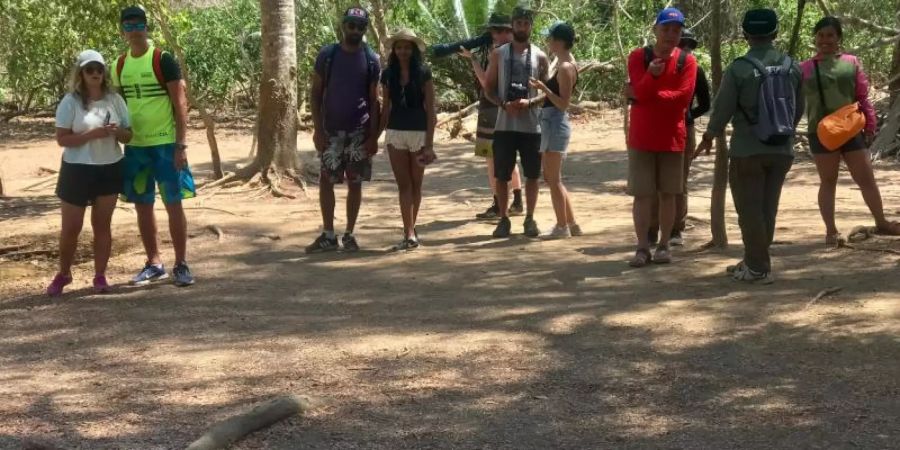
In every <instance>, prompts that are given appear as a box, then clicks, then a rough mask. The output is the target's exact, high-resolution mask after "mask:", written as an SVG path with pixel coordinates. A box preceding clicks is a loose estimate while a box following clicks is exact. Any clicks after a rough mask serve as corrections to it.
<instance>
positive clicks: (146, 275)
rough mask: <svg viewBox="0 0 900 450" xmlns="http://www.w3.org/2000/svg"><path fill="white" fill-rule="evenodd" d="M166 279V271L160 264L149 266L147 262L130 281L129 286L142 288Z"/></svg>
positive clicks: (167, 276) (167, 275)
mask: <svg viewBox="0 0 900 450" xmlns="http://www.w3.org/2000/svg"><path fill="white" fill-rule="evenodd" d="M166 278H169V274H167V273H166V269H165V267H163V265H162V264H150V263H149V262H148V263H147V264H145V265H144V268H143V269H141V271H140V272H139V273H138V274H137V275H135V277H134V278H132V279H131V284H133V285H135V286H143V285H145V284H147V283H150V282H152V281H159V280H165V279H166Z"/></svg>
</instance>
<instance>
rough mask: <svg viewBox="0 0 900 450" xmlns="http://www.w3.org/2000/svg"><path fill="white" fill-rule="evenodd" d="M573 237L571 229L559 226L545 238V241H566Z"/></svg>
mask: <svg viewBox="0 0 900 450" xmlns="http://www.w3.org/2000/svg"><path fill="white" fill-rule="evenodd" d="M570 237H572V232H571V231H569V227H561V226H559V225H555V226H554V227H553V229H552V230H550V232H549V233H547V234H545V235H544V236H543V238H544V239H566V238H570Z"/></svg>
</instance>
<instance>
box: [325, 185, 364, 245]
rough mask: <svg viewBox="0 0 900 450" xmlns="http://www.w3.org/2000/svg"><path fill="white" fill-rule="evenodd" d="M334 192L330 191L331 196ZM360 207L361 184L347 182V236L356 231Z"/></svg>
mask: <svg viewBox="0 0 900 450" xmlns="http://www.w3.org/2000/svg"><path fill="white" fill-rule="evenodd" d="M333 194H334V192H333V191H332V195H333ZM361 205H362V182H361V181H360V182H357V183H354V182H347V231H346V233H347V234H353V230H354V229H356V219H357V218H358V217H359V207H360V206H361Z"/></svg>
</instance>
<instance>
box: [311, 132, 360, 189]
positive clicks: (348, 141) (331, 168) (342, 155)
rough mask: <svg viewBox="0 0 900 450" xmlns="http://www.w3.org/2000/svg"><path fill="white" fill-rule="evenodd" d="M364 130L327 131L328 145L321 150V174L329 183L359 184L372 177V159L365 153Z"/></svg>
mask: <svg viewBox="0 0 900 450" xmlns="http://www.w3.org/2000/svg"><path fill="white" fill-rule="evenodd" d="M365 142H366V132H365V130H363V129H357V130H354V131H351V132H346V131H337V132H329V133H328V147H327V148H326V149H325V151H323V152H322V155H321V158H322V176H323V177H327V178H328V179H329V180H330V181H331V184H342V183H343V182H344V180H345V179H346V180H347V182H348V183H353V184H359V183H362V182H363V181H369V180H371V179H372V159H371V158H369V154H368V153H366V148H365Z"/></svg>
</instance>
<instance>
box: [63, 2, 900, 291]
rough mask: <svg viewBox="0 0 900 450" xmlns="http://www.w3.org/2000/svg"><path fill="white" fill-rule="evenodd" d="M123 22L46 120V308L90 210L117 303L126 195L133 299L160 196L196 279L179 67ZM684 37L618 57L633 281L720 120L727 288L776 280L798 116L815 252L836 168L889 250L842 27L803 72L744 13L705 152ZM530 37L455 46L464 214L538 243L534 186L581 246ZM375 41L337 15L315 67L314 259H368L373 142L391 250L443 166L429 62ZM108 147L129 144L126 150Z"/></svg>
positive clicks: (158, 271)
mask: <svg viewBox="0 0 900 450" xmlns="http://www.w3.org/2000/svg"><path fill="white" fill-rule="evenodd" d="M120 22H121V23H120V25H121V30H122V35H123V37H124V38H125V40H126V41H127V42H128V44H129V50H128V51H127V52H126V54H124V55H121V56H120V57H119V58H118V60H117V62H116V66H115V68H114V69H110V67H109V66H108V65H107V64H106V62H105V60H104V59H103V56H102V55H100V54H99V53H97V52H95V51H93V50H86V51H84V52H82V53H81V54H80V55H79V56H78V59H77V62H76V68H75V70H74V74H73V83H72V91H71V92H70V93H69V94H68V95H66V96H65V98H63V100H62V101H61V102H60V104H59V107H58V110H57V115H56V126H57V141H58V143H59V145H60V146H61V147H63V148H64V152H63V158H62V167H61V170H60V174H59V181H58V185H57V190H56V192H57V195H58V196H59V198H60V199H61V200H62V224H63V226H62V233H61V237H60V269H59V273H58V274H57V275H56V277H55V278H54V280H53V282H52V283H51V284H50V286H49V287H48V288H47V293H48V294H50V295H59V294H61V293H62V291H63V288H64V287H65V286H66V285H67V284H69V283H71V282H72V275H71V266H72V262H73V259H74V254H75V249H76V244H77V239H78V234H79V232H80V231H81V228H82V224H83V220H84V213H85V208H86V207H87V206H88V205H91V206H92V211H91V224H92V227H93V229H94V257H95V277H94V288H95V290H97V291H98V292H105V291H107V290H108V289H109V285H108V283H107V280H106V278H105V272H106V265H107V261H108V259H109V255H110V248H111V233H110V222H111V217H112V213H113V210H114V209H115V206H116V201H117V197H118V196H119V195H121V196H122V198H124V199H125V200H126V201H128V202H131V203H134V204H135V209H136V211H137V216H138V228H139V230H140V234H141V238H142V241H143V244H144V248H145V250H146V256H147V260H146V262H145V265H144V267H143V268H142V269H141V270H140V272H139V273H138V274H137V275H136V276H135V277H134V278H133V279H132V283H135V284H144V283H148V282H151V281H156V280H161V279H165V278H168V273H167V272H166V270H165V268H164V267H163V264H162V261H161V259H160V254H159V248H158V237H157V229H156V219H155V217H154V210H153V203H154V199H155V196H156V190H155V187H156V185H158V186H159V193H160V197H161V198H162V201H163V203H164V204H165V206H166V211H167V213H168V218H169V231H170V233H171V235H172V242H173V246H174V251H175V265H174V268H173V270H172V276H173V278H174V282H175V284H176V285H179V286H187V285H191V284H193V282H194V280H193V276H192V274H191V271H190V269H189V268H188V266H187V262H186V241H187V222H186V218H185V213H184V209H183V208H182V206H181V200H182V199H187V198H191V197H193V196H194V195H195V189H194V185H193V179H192V177H191V172H190V169H189V167H188V164H187V157H186V151H185V150H186V148H187V146H186V145H185V133H186V118H187V103H186V100H185V92H184V83H183V82H182V80H181V73H180V69H179V66H178V63H177V62H176V61H175V59H174V58H173V57H172V56H171V55H170V54H169V53H167V52H164V51H161V50H160V49H157V48H154V47H153V46H152V45H151V44H150V42H149V41H148V38H147V32H148V22H147V17H146V14H145V12H144V10H143V9H142V8H140V7H128V8H125V9H124V10H123V11H122V14H121V21H120ZM685 23H686V22H685V17H684V15H683V14H682V13H681V12H680V11H679V10H678V9H676V8H666V9H664V10H662V11H661V12H660V13H659V15H658V16H657V19H656V22H655V26H654V28H653V30H654V35H655V42H654V44H653V45H651V46H647V47H642V48H638V49H636V50H634V51H633V52H632V53H631V54H630V55H629V57H628V67H627V71H628V81H627V83H626V87H625V95H626V97H627V99H628V101H629V103H630V105H631V107H630V113H629V114H630V122H629V123H630V126H629V130H628V136H627V154H628V193H629V194H630V195H631V196H633V210H632V213H633V220H634V230H635V235H636V239H637V249H636V251H635V254H634V257H633V258H632V259H631V260H630V261H629V264H630V265H631V266H633V267H644V266H647V265H649V264H652V263H657V264H664V263H670V262H672V253H671V247H672V246H681V245H684V236H683V232H684V230H685V225H686V218H687V205H688V201H687V182H688V178H689V177H688V175H689V171H690V167H691V162H692V161H693V159H695V158H696V157H699V156H700V155H702V154H704V153H705V154H709V152H710V149H711V147H712V145H713V140H714V138H716V137H718V136H722V135H724V132H725V128H726V126H727V125H728V123H731V124H732V127H733V134H732V137H731V143H730V150H729V152H728V157H729V158H730V180H729V181H730V184H731V191H732V195H733V197H734V204H735V209H736V210H737V213H738V217H739V225H740V228H741V233H742V237H743V241H744V257H743V259H742V260H741V261H740V262H739V263H737V264H735V265H733V266H730V267H728V273H729V274H730V276H732V277H733V278H734V279H735V280H738V281H747V282H763V283H768V282H771V281H772V280H773V277H772V264H771V258H770V255H769V247H770V246H771V245H772V242H773V239H774V233H775V221H776V216H777V212H778V203H779V199H780V195H781V190H782V186H783V184H784V182H785V178H786V175H787V173H788V171H789V170H790V168H791V165H792V163H793V159H794V156H793V151H794V150H793V148H794V140H795V134H796V133H797V125H798V123H799V122H800V119H801V117H802V116H803V115H804V112H805V113H806V115H807V117H808V120H809V142H810V147H811V152H812V154H813V155H814V158H815V162H816V167H817V169H818V173H819V176H820V180H821V183H820V188H819V209H820V211H821V214H822V218H823V220H824V222H825V228H826V230H825V243H826V244H827V245H832V246H837V245H841V243H842V242H843V237H842V236H841V234H840V233H839V231H838V229H837V227H836V225H835V217H834V216H835V188H836V184H837V178H838V171H839V170H838V169H839V166H840V161H841V160H843V161H844V162H845V163H846V164H847V167H848V168H849V170H850V173H851V175H852V177H853V180H854V181H855V182H856V184H857V185H858V186H859V188H860V190H861V191H862V194H863V198H864V200H865V202H866V204H867V205H868V206H869V208H870V210H871V212H872V214H873V216H874V217H875V220H876V226H877V228H878V230H879V231H880V232H882V233H887V234H900V224H897V223H895V222H891V221H889V220H888V219H887V217H886V216H885V213H884V209H883V206H882V200H881V196H880V193H879V190H878V186H877V184H876V182H875V178H874V175H873V170H872V166H871V163H870V159H869V158H868V155H867V152H866V151H865V150H866V149H867V147H868V146H869V145H870V144H871V142H872V140H873V137H874V133H875V128H876V118H875V113H874V109H873V107H872V105H871V103H870V102H869V100H868V97H867V95H868V81H867V77H866V75H865V73H864V72H863V69H862V65H861V64H860V62H859V60H858V59H857V58H855V57H854V56H852V55H849V54H846V53H843V52H842V50H841V42H842V39H843V30H842V27H841V23H840V21H839V20H838V19H836V18H833V17H826V18H824V19H822V20H821V21H819V22H818V23H817V24H816V26H815V46H816V56H815V57H813V58H812V59H810V60H808V61H804V62H802V63H800V64H798V63H797V62H796V61H794V60H793V59H792V58H791V57H790V56H788V55H786V54H785V53H783V52H781V51H779V50H777V49H776V48H775V46H774V41H775V38H776V37H777V35H778V30H779V26H778V18H777V15H776V13H775V12H774V11H773V10H770V9H755V10H751V11H748V12H747V13H746V14H745V15H744V19H743V22H742V29H743V31H744V36H745V38H746V40H747V42H748V43H749V46H750V50H749V51H748V52H747V54H746V55H744V56H742V57H740V58H738V59H737V60H735V61H734V62H733V63H732V64H731V65H729V66H728V68H727V69H726V70H725V73H724V77H723V80H722V83H721V88H720V90H719V92H718V93H717V95H716V96H715V100H714V102H713V104H712V113H711V117H710V119H709V124H708V125H707V128H706V132H705V133H704V134H703V136H702V140H701V141H700V143H699V144H697V143H696V138H695V131H694V123H695V121H696V119H697V118H699V117H701V116H703V115H704V114H706V113H707V112H708V111H709V110H710V99H711V95H710V89H709V83H708V81H707V79H706V75H705V74H704V73H703V71H702V69H700V67H699V66H698V64H697V60H696V58H695V56H694V55H693V50H694V49H696V48H697V46H698V40H697V38H696V37H695V36H694V35H693V33H692V32H691V31H690V30H688V29H686V28H685ZM533 24H534V15H533V12H532V11H529V10H527V9H524V8H516V9H515V10H514V11H513V13H512V15H511V16H503V15H500V14H493V15H491V17H490V20H489V21H488V23H487V24H486V26H485V28H486V31H488V32H489V36H490V39H489V40H488V41H489V42H486V43H485V45H483V46H482V48H481V51H480V52H478V53H480V55H478V56H476V55H475V54H474V53H473V51H472V50H471V49H470V48H468V47H465V46H461V47H459V49H458V50H457V49H453V51H454V52H455V53H458V55H459V56H460V57H462V58H465V59H467V60H469V61H470V62H471V66H472V71H473V74H474V77H475V79H476V81H477V84H478V87H479V89H480V93H481V94H480V102H479V105H478V121H477V132H476V139H475V154H476V155H478V156H479V157H483V158H485V161H486V166H487V171H488V184H489V186H490V188H491V191H492V194H493V203H492V204H491V206H490V207H489V208H488V209H487V210H486V211H484V212H482V213H479V214H477V215H476V218H477V219H483V220H496V221H497V224H496V228H495V229H494V231H493V236H494V237H497V238H505V237H509V236H510V235H511V233H512V223H511V221H510V216H516V215H522V214H524V216H525V217H524V221H523V232H524V235H525V236H528V237H532V238H536V237H540V236H542V234H541V231H540V228H539V227H538V224H537V222H536V221H535V219H534V212H535V207H536V204H537V197H538V192H539V179H540V178H541V177H543V179H544V181H545V183H546V184H547V185H548V187H549V189H550V194H551V200H552V204H553V210H554V213H555V218H556V223H555V224H554V226H553V227H552V228H551V229H550V231H548V232H547V233H545V234H543V237H545V238H549V239H561V238H569V237H572V236H581V235H582V234H583V231H582V229H581V228H580V226H579V225H578V223H577V221H576V220H575V214H574V208H573V205H572V202H571V198H570V196H569V193H568V191H567V189H566V187H565V186H564V184H563V183H562V166H563V161H564V160H565V157H566V152H567V148H568V145H569V139H570V136H571V134H572V128H571V126H570V123H569V117H568V112H567V110H568V109H569V107H570V105H571V103H572V98H573V94H574V92H575V89H576V86H577V84H578V67H577V63H576V61H575V58H574V56H573V55H572V49H573V47H574V45H575V43H576V41H577V39H576V33H575V29H574V28H573V27H572V26H571V25H569V24H567V23H564V22H557V23H556V24H554V25H553V26H551V27H550V28H549V29H548V30H546V31H545V33H544V35H545V37H546V42H545V43H546V46H545V49H543V50H542V49H541V48H540V47H539V46H537V45H535V44H533V43H532V42H531V37H532V32H533V29H532V28H533ZM368 27H369V14H368V12H367V11H366V10H365V9H363V8H359V7H353V8H349V9H348V10H346V12H345V14H344V16H343V18H342V21H341V32H342V38H341V41H340V42H338V43H335V44H331V45H327V46H325V47H323V48H322V49H321V51H320V52H319V55H318V57H317V58H316V61H315V71H314V75H313V78H312V83H311V85H312V86H311V109H312V118H313V122H314V126H315V128H314V134H313V143H314V146H315V149H316V151H317V153H318V155H319V157H320V159H321V170H320V178H319V181H320V189H319V202H320V206H321V212H322V225H323V231H322V233H321V234H320V235H319V236H318V237H317V238H316V239H315V241H314V242H313V243H312V244H310V245H309V246H308V247H306V251H307V252H308V253H317V252H326V251H335V250H339V249H343V250H344V251H356V250H358V249H359V248H360V246H359V243H358V242H357V240H356V237H355V235H354V229H355V226H356V222H357V217H358V215H359V210H360V206H361V204H362V184H363V182H365V181H369V180H370V179H371V176H372V158H373V157H374V156H375V155H376V154H377V153H378V150H379V140H380V139H381V136H382V135H384V145H385V147H386V149H387V154H388V157H389V160H390V163H391V168H392V170H393V173H394V177H395V179H396V182H397V187H398V197H399V204H400V213H401V214H400V215H401V221H402V230H403V231H402V237H401V239H400V242H399V243H398V244H397V245H396V246H395V247H394V249H395V250H413V249H416V248H418V247H419V246H420V238H419V234H418V232H417V230H416V223H417V220H418V215H419V209H420V206H421V202H422V185H423V179H424V175H425V171H426V168H427V167H428V166H429V165H430V164H432V163H433V162H434V161H436V160H437V155H436V154H435V151H434V133H435V127H436V124H437V115H436V100H435V83H434V81H433V79H432V72H431V70H430V68H429V66H428V65H427V64H426V63H425V56H426V54H428V53H429V51H428V47H427V46H426V43H425V42H424V41H423V40H422V39H421V38H420V37H419V36H417V35H416V33H415V32H413V31H412V30H408V29H401V30H397V31H396V32H395V33H393V34H392V35H390V36H389V37H387V39H386V41H385V48H386V51H388V52H389V54H388V57H387V64H386V67H385V68H384V69H383V70H382V66H381V62H380V60H379V57H378V55H377V54H376V53H375V52H374V51H372V50H371V49H370V48H369V47H368V46H367V45H366V44H365V42H364V36H365V34H366V31H367V29H368ZM545 51H546V52H545ZM476 52H477V50H476ZM551 57H552V62H551ZM113 86H115V87H118V91H119V93H116V92H114V90H113V89H112V87H113ZM854 105H855V106H854ZM846 108H855V109H854V110H853V112H854V113H855V114H856V116H855V117H857V121H858V122H859V126H858V129H856V130H855V131H853V132H852V133H850V134H849V135H845V136H835V135H834V133H833V132H832V131H830V130H832V129H833V128H830V127H829V124H830V123H832V122H833V121H834V120H837V119H835V118H834V117H833V116H835V114H833V113H834V112H835V111H838V110H843V109H846ZM845 134H846V133H845ZM120 143H121V144H125V149H124V152H123V151H122V148H121V146H120ZM519 163H521V170H520V169H519ZM523 176H524V178H525V183H524V191H525V192H524V199H523V193H522V181H521V178H522V177H523ZM344 183H346V184H347V186H348V194H347V205H346V213H347V217H346V227H345V229H344V233H343V235H342V236H340V239H339V238H338V234H337V233H336V229H335V217H334V215H335V206H336V204H335V203H336V201H335V193H334V186H335V185H336V184H344ZM510 193H512V199H511V201H510ZM523 200H524V201H523ZM651 250H652V251H651Z"/></svg>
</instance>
